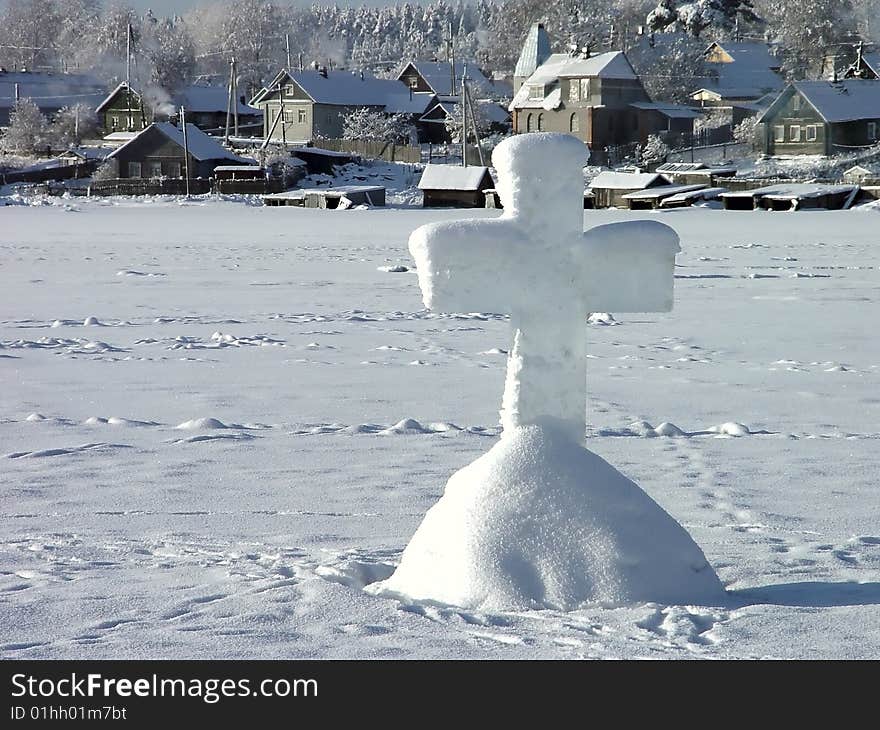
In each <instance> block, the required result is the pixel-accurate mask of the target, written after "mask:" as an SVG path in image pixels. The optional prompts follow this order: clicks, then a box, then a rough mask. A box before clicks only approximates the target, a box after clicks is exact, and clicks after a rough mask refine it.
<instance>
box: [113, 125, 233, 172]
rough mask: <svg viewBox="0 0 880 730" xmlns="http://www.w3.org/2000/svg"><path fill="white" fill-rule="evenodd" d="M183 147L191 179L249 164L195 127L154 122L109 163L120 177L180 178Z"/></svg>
mask: <svg viewBox="0 0 880 730" xmlns="http://www.w3.org/2000/svg"><path fill="white" fill-rule="evenodd" d="M184 144H186V146H187V147H188V150H189V176H190V177H191V178H198V177H202V178H208V177H211V175H212V174H213V172H214V168H216V167H217V166H218V165H229V164H236V165H244V164H247V163H249V162H250V160H247V159H245V158H243V157H239V156H238V155H234V154H233V153H231V152H229V151H228V150H226V149H224V148H223V147H222V146H221V145H220V143H219V142H217V141H216V140H215V139H212V138H211V137H209V136H208V135H207V134H205V133H204V132H203V131H202V130H200V129H199V128H198V127H196V126H195V125H194V124H187V125H186V140H185V141H184V135H183V130H182V129H181V128H179V127H176V126H174V125H173V124H172V123H171V122H153V123H152V124H151V125H150V126H148V127H147V128H146V129H144V130H143V131H141V132H140V133H139V134H137V135H136V136H135V137H134V138H132V139H131V140H129V141H128V142H126V143H125V144H124V145H122V146H121V147H118V148H117V149H115V150H113V152H111V153H110V154H109V155H108V156H107V159H108V160H113V161H114V163H115V164H116V165H117V170H118V173H117V174H118V177H120V178H162V177H171V178H179V177H183V176H184V175H185V174H186V172H185V171H186V165H185V158H186V156H185V154H184Z"/></svg>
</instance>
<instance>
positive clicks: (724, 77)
mask: <svg viewBox="0 0 880 730" xmlns="http://www.w3.org/2000/svg"><path fill="white" fill-rule="evenodd" d="M703 55H704V57H705V60H706V65H707V67H708V69H709V78H707V79H706V80H705V83H704V84H701V86H700V88H699V89H697V90H695V91H694V92H693V93H692V94H691V98H692V99H693V100H694V101H695V102H698V103H699V104H700V105H702V106H731V105H733V104H734V103H745V102H754V101H756V100H758V99H760V98H761V97H763V96H765V95H766V94H776V93H779V91H781V90H782V87H783V86H784V85H785V81H784V80H783V78H782V75H781V74H780V72H779V70H780V67H781V64H780V61H779V59H778V58H776V56H774V55H773V53H772V51H771V48H770V46H768V45H767V44H766V43H757V42H739V41H731V42H727V41H716V42H714V43H712V44H711V45H710V46H709V47H708V48H707V49H706V50H705V52H704V54H703Z"/></svg>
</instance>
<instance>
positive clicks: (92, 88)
mask: <svg viewBox="0 0 880 730" xmlns="http://www.w3.org/2000/svg"><path fill="white" fill-rule="evenodd" d="M105 94H106V87H105V86H104V85H103V84H102V83H101V82H100V81H98V79H96V78H95V77H94V76H89V75H87V74H55V73H44V72H36V71H14V72H11V71H7V70H6V69H4V68H0V127H6V126H9V115H10V113H11V111H12V109H13V107H14V106H15V102H16V101H17V100H18V99H30V100H31V101H33V102H34V103H35V104H36V105H37V106H38V107H39V109H40V111H41V112H42V113H43V114H44V115H46V116H47V117H52V115H54V114H55V113H56V112H58V111H59V110H61V109H62V108H64V107H66V106H73V105H74V104H85V105H87V106H89V107H94V106H95V104H97V103H98V101H100V99H101V98H102V97H103V96H104V95H105Z"/></svg>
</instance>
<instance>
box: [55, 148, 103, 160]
mask: <svg viewBox="0 0 880 730" xmlns="http://www.w3.org/2000/svg"><path fill="white" fill-rule="evenodd" d="M112 151H113V148H112V147H71V148H70V149H68V150H67V152H65V153H64V154H65V155H71V156H73V157H79V158H80V159H82V160H103V159H105V158H106V157H107V156H108V155H109V154H110V153H111V152H112Z"/></svg>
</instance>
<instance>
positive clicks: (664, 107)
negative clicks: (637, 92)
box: [630, 101, 702, 119]
mask: <svg viewBox="0 0 880 730" xmlns="http://www.w3.org/2000/svg"><path fill="white" fill-rule="evenodd" d="M630 106H631V107H634V108H635V109H646V110H650V111H656V112H659V113H660V114H662V115H663V116H665V117H669V118H670V119H696V118H697V117H699V116H702V112H699V111H697V110H696V109H693V108H692V107H689V106H683V105H682V104H667V103H665V102H655V101H637V102H634V103H632V104H630Z"/></svg>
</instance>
